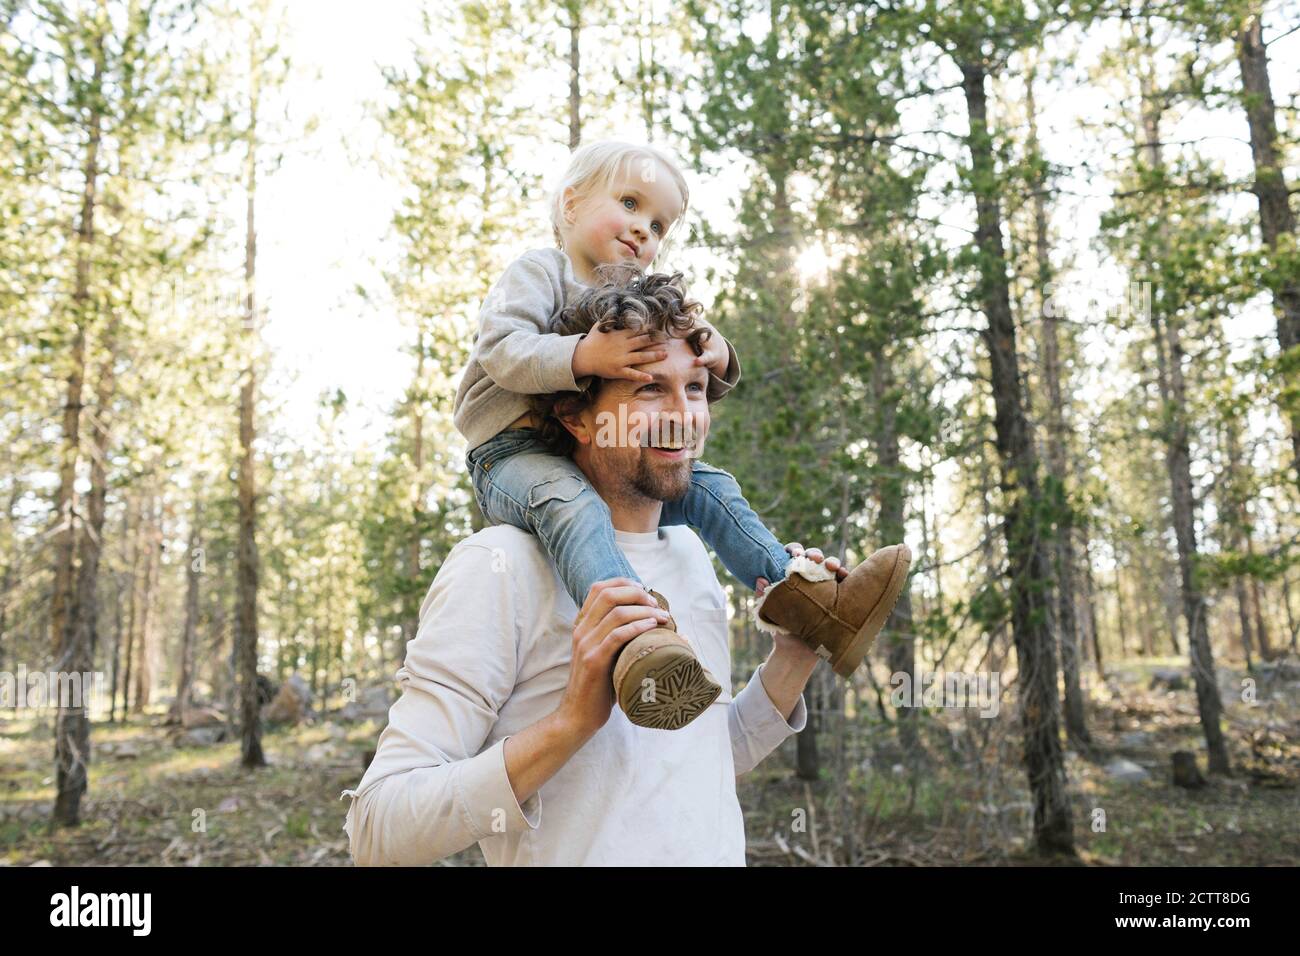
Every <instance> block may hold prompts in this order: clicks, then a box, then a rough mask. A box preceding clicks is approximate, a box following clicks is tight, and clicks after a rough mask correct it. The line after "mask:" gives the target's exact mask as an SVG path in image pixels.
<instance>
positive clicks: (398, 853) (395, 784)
mask: <svg viewBox="0 0 1300 956" xmlns="http://www.w3.org/2000/svg"><path fill="white" fill-rule="evenodd" d="M493 562H494V554H493V552H492V551H491V550H489V549H487V548H485V547H483V546H481V545H475V544H462V545H460V546H458V547H457V548H455V549H454V550H453V551H452V553H451V554H450V555H449V556H448V558H447V560H446V561H445V562H444V563H443V565H442V567H441V568H440V569H439V571H438V575H437V577H436V578H435V579H434V582H433V585H432V587H431V588H430V589H429V594H428V596H427V597H426V598H425V601H424V606H423V608H422V610H421V615H420V626H419V630H418V631H417V633H416V636H415V639H414V640H412V641H411V643H410V644H409V645H408V647H407V654H406V660H405V662H404V663H403V665H402V668H401V670H399V671H398V673H397V680H398V683H399V685H401V688H402V695H401V697H400V698H399V699H398V701H397V702H396V703H395V704H394V705H393V706H392V708H391V709H390V710H389V715H388V726H387V727H386V728H384V732H383V734H382V735H381V736H380V738H379V745H378V747H377V748H376V753H375V758H374V760H373V761H372V762H371V764H370V767H369V768H368V769H367V770H366V773H365V776H364V777H363V778H362V780H361V783H360V784H359V785H358V788H357V790H356V791H344V793H345V794H349V795H352V796H353V802H352V805H351V807H350V808H349V810H348V815H347V822H346V823H345V824H344V829H345V830H346V831H347V833H348V837H349V840H350V844H351V850H352V856H353V859H354V860H355V861H356V862H357V864H358V865H362V866H374V865H408V866H411V865H420V864H428V863H432V862H434V861H435V860H439V859H441V858H443V857H445V856H449V855H451V854H452V853H455V852H457V851H459V850H463V849H464V848H465V847H467V846H469V845H470V844H471V843H474V842H476V841H478V840H481V839H483V838H484V837H486V836H490V835H492V834H494V833H503V832H512V831H516V830H522V829H526V828H535V827H536V826H537V825H538V823H539V822H540V817H541V802H540V799H536V798H534V799H529V798H528V796H527V795H526V796H525V797H524V799H523V800H522V801H521V800H519V799H517V798H516V796H515V794H514V791H513V790H512V788H511V785H510V778H509V775H508V773H507V769H506V759H505V750H506V744H507V743H508V742H509V740H508V739H507V740H501V741H497V742H496V743H494V744H493V745H492V746H490V747H488V748H487V749H486V750H483V749H482V748H483V744H484V742H485V741H486V740H487V738H488V735H489V734H490V732H491V730H492V727H493V726H494V725H495V723H496V719H497V712H498V711H499V709H500V707H501V706H502V705H503V704H504V703H505V701H506V699H507V698H508V697H509V694H510V691H511V689H512V688H513V686H514V680H515V669H516V663H517V662H516V660H515V655H516V647H517V636H518V635H517V634H516V629H515V622H516V620H517V616H516V613H517V607H516V604H517V596H516V591H515V587H514V579H513V575H511V574H509V573H503V572H502V571H501V570H499V569H497V568H494V566H493ZM471 595H473V598H472V599H471V597H470V596H471ZM485 606H486V607H491V608H493V609H494V610H495V612H496V613H493V614H484V613H482V609H483V608H484V607H485Z"/></svg>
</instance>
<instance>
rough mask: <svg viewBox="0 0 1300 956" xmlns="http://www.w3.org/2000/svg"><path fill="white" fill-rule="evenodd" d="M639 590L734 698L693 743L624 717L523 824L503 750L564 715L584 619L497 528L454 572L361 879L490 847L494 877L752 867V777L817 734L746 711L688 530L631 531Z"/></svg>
mask: <svg viewBox="0 0 1300 956" xmlns="http://www.w3.org/2000/svg"><path fill="white" fill-rule="evenodd" d="M615 538H616V539H617V541H618V544H619V547H620V548H621V549H622V550H623V552H624V554H626V555H627V558H628V561H629V562H630V563H631V564H632V566H633V568H635V569H636V572H637V574H638V575H639V576H640V577H641V580H643V581H644V582H646V584H647V585H648V586H649V587H652V588H654V589H655V590H656V591H658V592H659V593H661V594H663V595H664V596H665V597H666V598H667V599H668V602H669V605H670V608H671V613H672V615H673V618H674V619H675V621H676V623H677V628H678V631H679V633H681V634H682V635H683V636H684V637H685V638H686V639H687V640H688V641H690V642H691V644H692V645H693V646H694V647H695V650H696V653H697V654H698V655H699V656H700V658H701V660H702V662H703V663H704V665H705V666H706V667H707V668H708V669H709V671H710V673H712V674H713V676H714V678H715V679H716V680H717V681H718V683H719V684H721V685H722V687H723V693H722V694H721V696H720V697H719V698H718V700H717V701H715V702H714V703H713V704H712V705H711V706H710V707H708V708H707V709H706V710H705V712H704V713H703V714H701V715H700V716H699V717H697V718H696V719H695V720H694V721H692V722H691V723H689V724H687V725H686V726H685V727H683V728H681V729H679V730H673V731H667V730H651V729H648V728H645V727H638V726H636V725H634V724H632V723H631V722H629V721H628V719H627V717H626V716H625V715H624V714H623V711H622V710H621V709H620V708H618V707H617V706H615V708H614V710H613V712H612V713H611V715H610V718H609V721H608V722H607V723H606V724H605V725H604V726H603V727H602V728H601V729H600V730H599V731H598V732H597V733H596V734H595V736H593V737H592V738H591V739H590V740H588V741H587V743H586V744H585V745H584V746H583V747H582V748H581V749H580V750H579V751H578V752H577V753H576V754H574V756H573V757H572V758H570V760H569V761H568V762H567V763H566V764H565V765H564V766H563V767H561V768H560V770H559V771H558V772H557V773H556V774H555V775H554V776H553V777H551V778H550V779H549V780H548V781H547V782H546V783H545V784H543V785H542V787H541V789H540V790H539V791H538V792H536V793H534V794H533V795H532V796H531V797H529V798H528V799H527V800H525V801H524V803H523V805H522V806H520V804H519V802H518V800H517V799H516V798H515V794H514V791H513V789H512V788H511V785H510V780H509V778H508V776H507V774H506V767H505V751H504V748H505V741H506V739H508V738H509V737H510V736H511V735H512V734H514V733H518V732H519V731H521V730H523V729H524V728H526V727H528V726H530V725H531V724H533V723H535V722H537V721H538V720H540V719H541V718H542V717H544V716H546V715H547V714H550V713H551V712H553V711H554V710H555V709H556V708H557V707H558V706H559V703H560V698H561V696H562V695H563V693H564V689H565V687H566V685H567V683H568V677H569V664H570V660H571V652H572V641H573V622H574V618H575V617H576V616H577V608H576V607H575V606H574V604H573V601H572V599H571V598H570V597H569V595H568V594H567V593H566V592H565V589H564V587H563V585H562V584H561V582H560V579H559V577H558V575H557V574H556V572H555V569H554V567H553V565H552V564H551V561H550V559H549V558H548V556H547V554H546V551H545V549H544V548H543V547H542V545H541V543H540V542H539V541H538V540H537V539H536V538H535V537H533V536H532V535H530V534H527V533H526V532H523V531H520V530H518V529H516V528H512V527H508V526H496V527H492V528H487V529H485V530H483V531H480V532H478V533H477V534H474V535H472V536H470V537H469V538H466V539H465V540H464V541H462V542H460V544H458V545H457V546H456V547H455V548H454V549H453V550H452V552H451V554H450V555H449V556H448V557H447V560H446V561H445V562H444V563H443V565H442V567H441V569H440V570H439V571H438V575H437V577H436V578H435V579H434V581H433V584H432V586H431V587H430V589H429V593H428V594H427V596H426V597H425V599H424V603H423V605H422V607H421V608H420V625H419V630H418V632H417V634H416V636H415V638H414V639H413V640H412V641H411V642H410V643H409V644H408V646H407V654H406V660H405V663H404V664H403V666H402V667H401V669H400V670H399V671H398V672H397V681H398V684H399V686H400V687H401V689H402V694H401V697H400V699H398V701H397V702H396V703H395V704H393V706H392V708H391V709H390V710H389V715H388V726H387V728H385V730H384V731H383V733H382V734H381V735H380V738H379V746H378V748H377V751H376V754H375V758H374V760H373V761H372V762H371V764H370V767H369V768H368V769H367V770H366V773H365V775H364V777H363V778H362V780H361V783H360V784H358V786H357V789H356V790H345V791H344V792H343V795H344V796H350V797H352V803H351V806H350V807H349V809H348V814H347V821H346V822H345V824H344V830H345V831H346V832H347V834H348V837H349V840H350V845H351V851H352V857H353V859H354V860H355V861H356V863H357V864H359V865H385V864H387V865H422V864H428V863H432V862H434V861H436V860H438V859H441V858H443V857H445V856H449V855H450V854H452V853H455V852H457V851H459V850H462V849H464V848H466V847H468V846H469V845H470V844H471V843H474V842H476V841H477V842H478V844H479V846H480V848H481V849H482V851H483V856H484V858H485V859H486V861H487V862H488V864H489V865H494V866H495V865H687V866H691V865H705V866H710V865H734V866H743V865H744V863H745V830H744V819H743V817H742V815H741V810H740V804H739V801H738V800H737V798H736V776H737V775H738V774H742V773H745V772H746V771H748V770H750V769H752V768H753V767H754V766H755V765H756V764H757V763H758V762H759V761H760V760H762V759H763V757H765V756H766V755H767V754H768V753H770V752H771V751H772V750H773V749H775V748H776V746H777V745H778V744H780V743H781V741H783V740H784V739H785V738H786V737H788V736H790V735H791V734H793V733H796V732H798V731H800V730H802V729H803V728H804V726H805V724H806V723H807V711H806V709H805V707H804V703H803V700H802V698H800V699H799V701H798V703H797V704H796V706H795V710H794V712H793V713H792V714H791V719H790V722H787V721H786V720H785V718H784V717H783V716H782V715H781V713H780V712H779V711H778V710H777V709H776V707H775V705H773V703H772V701H771V698H770V697H768V694H767V691H766V690H765V689H764V688H763V685H762V682H761V680H760V673H761V671H762V665H760V666H759V668H758V669H757V670H755V672H754V675H753V676H752V677H751V678H750V680H749V683H748V684H746V685H745V687H744V688H743V689H742V690H740V691H739V692H738V693H736V694H735V695H734V697H733V695H732V693H731V686H732V684H731V655H730V651H729V648H728V642H727V610H726V603H725V596H724V594H723V591H722V588H721V586H720V585H719V584H718V579H717V576H716V574H715V573H714V571H713V565H712V563H711V562H710V560H709V556H708V553H707V552H706V551H705V548H704V545H703V543H702V542H701V541H700V539H699V538H698V537H697V536H696V535H695V533H694V532H693V531H691V530H690V529H689V528H687V527H684V526H681V527H677V526H674V527H670V528H661V529H659V531H657V532H649V533H645V534H636V533H630V532H624V531H615Z"/></svg>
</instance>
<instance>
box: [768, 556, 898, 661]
mask: <svg viewBox="0 0 1300 956" xmlns="http://www.w3.org/2000/svg"><path fill="white" fill-rule="evenodd" d="M911 563H912V552H911V551H910V550H909V549H908V547H907V545H905V544H895V545H891V546H890V547H888V548H881V549H880V550H879V551H877V552H876V553H875V554H873V555H872V556H871V557H869V558H867V560H865V561H863V562H862V563H861V564H859V565H858V566H857V567H856V568H854V569H853V570H852V571H851V572H850V573H849V576H848V577H847V578H845V579H844V580H843V581H839V580H836V577H835V573H834V572H832V571H828V570H826V567H825V566H824V565H822V564H818V563H817V562H816V561H814V560H812V559H811V558H808V557H804V556H802V555H800V556H799V557H797V558H792V559H791V560H790V566H789V567H788V568H787V569H786V573H785V579H784V580H783V581H778V582H777V583H776V584H774V585H771V586H770V587H768V589H767V590H766V591H765V592H763V595H762V597H760V598H759V599H758V602H757V603H756V604H755V605H754V623H755V624H756V625H757V626H758V629H759V630H761V631H766V632H768V633H769V634H771V633H775V632H777V631H784V632H786V633H788V634H793V635H794V636H795V637H798V638H799V639H800V640H802V641H803V642H804V643H805V644H807V645H808V646H809V647H810V648H812V649H813V650H814V651H816V652H817V655H818V656H819V657H822V658H825V659H826V660H827V661H828V662H829V663H830V665H831V668H832V669H833V670H834V671H835V673H837V674H839V675H840V676H841V677H848V676H850V675H851V674H852V673H853V672H854V671H855V670H857V667H858V665H859V664H861V663H862V659H863V658H864V657H866V656H867V651H869V650H871V644H872V642H873V641H875V639H876V635H877V634H879V633H880V629H881V628H882V627H884V626H885V620H886V618H888V617H889V614H890V612H891V611H893V610H894V604H895V602H897V601H898V595H899V594H900V593H901V592H902V590H903V582H904V581H906V580H907V569H908V566H909V565H910V564H911Z"/></svg>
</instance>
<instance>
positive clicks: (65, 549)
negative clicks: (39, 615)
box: [50, 36, 104, 661]
mask: <svg viewBox="0 0 1300 956" xmlns="http://www.w3.org/2000/svg"><path fill="white" fill-rule="evenodd" d="M91 42H92V44H93V45H94V48H95V66H94V73H93V74H92V78H91V82H90V89H89V91H86V92H88V99H89V104H88V105H89V109H90V114H91V115H90V129H89V131H88V133H89V135H88V136H87V139H86V153H85V156H84V158H83V159H82V165H81V210H80V212H79V213H78V217H77V238H76V242H75V244H74V248H75V249H76V275H75V279H74V285H73V290H72V320H73V322H74V323H75V330H74V332H73V338H72V356H71V359H72V362H71V369H70V371H69V372H68V388H67V397H66V399H65V401H64V405H63V444H62V446H61V448H60V452H59V489H58V496H57V498H56V499H55V509H54V514H55V521H56V522H57V524H56V527H57V530H58V533H57V535H56V536H55V539H54V554H55V559H54V593H53V594H52V596H51V599H50V647H51V648H52V649H53V651H54V659H55V660H56V661H57V660H60V659H61V658H62V657H63V641H64V639H65V638H66V637H67V635H68V634H69V633H70V626H71V621H70V618H71V614H72V609H73V604H74V602H75V601H76V595H75V592H74V588H75V583H76V582H75V576H76V568H75V562H76V554H77V531H76V520H75V513H76V487H75V486H76V480H77V463H78V460H79V459H80V457H81V402H82V396H81V393H82V389H83V388H84V383H85V377H86V329H87V326H89V325H90V324H91V322H92V320H93V318H94V316H93V311H94V308H95V306H94V303H93V302H92V301H91V294H90V282H91V275H90V272H91V260H92V257H93V253H94V244H95V212H96V206H97V202H98V198H99V197H98V184H99V145H100V137H101V135H102V122H103V118H102V115H101V114H102V110H103V104H102V103H101V102H100V87H101V85H102V80H103V75H104V41H103V37H102V36H96V37H95V38H94V39H93V40H92V41H91Z"/></svg>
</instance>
